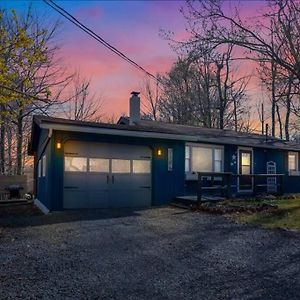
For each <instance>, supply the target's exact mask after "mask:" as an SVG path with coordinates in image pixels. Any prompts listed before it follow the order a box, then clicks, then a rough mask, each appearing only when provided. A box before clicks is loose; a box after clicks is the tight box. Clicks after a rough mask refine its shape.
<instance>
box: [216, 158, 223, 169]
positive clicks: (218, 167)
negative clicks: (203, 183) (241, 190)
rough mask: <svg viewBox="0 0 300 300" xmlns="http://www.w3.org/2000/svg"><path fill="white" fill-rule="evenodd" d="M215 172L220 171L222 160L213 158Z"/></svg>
mask: <svg viewBox="0 0 300 300" xmlns="http://www.w3.org/2000/svg"><path fill="white" fill-rule="evenodd" d="M215 172H222V161H220V160H215Z"/></svg>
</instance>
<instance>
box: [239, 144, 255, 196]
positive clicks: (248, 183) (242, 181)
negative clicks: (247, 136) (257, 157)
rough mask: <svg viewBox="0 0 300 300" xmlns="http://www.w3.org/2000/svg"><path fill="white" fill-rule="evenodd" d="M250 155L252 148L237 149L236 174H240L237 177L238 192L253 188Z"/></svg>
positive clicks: (251, 154) (249, 190)
mask: <svg viewBox="0 0 300 300" xmlns="http://www.w3.org/2000/svg"><path fill="white" fill-rule="evenodd" d="M252 156H253V153H252V150H247V149H239V165H238V174H240V175H241V176H239V177H238V186H239V189H238V191H239V192H252V190H253V177H252V176H251V175H252V174H253V170H252V165H253V164H252V161H253V157H252Z"/></svg>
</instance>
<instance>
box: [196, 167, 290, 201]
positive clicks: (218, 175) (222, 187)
mask: <svg viewBox="0 0 300 300" xmlns="http://www.w3.org/2000/svg"><path fill="white" fill-rule="evenodd" d="M284 176H285V175H284V174H249V175H243V174H233V173H231V172H198V188H197V200H198V201H201V199H202V196H203V192H205V191H218V192H221V193H222V195H224V196H225V197H226V198H227V199H229V198H231V196H232V188H233V187H236V188H237V187H239V189H242V188H245V187H250V190H251V192H252V193H253V194H257V192H258V189H259V188H267V187H268V183H267V182H266V183H261V180H263V179H266V181H267V178H274V177H275V178H276V181H275V182H274V183H273V185H274V186H276V194H283V179H284ZM243 177H244V178H251V184H250V185H243V184H239V183H238V181H239V178H243ZM203 178H206V179H207V178H210V180H207V181H210V186H203ZM233 178H236V179H237V180H236V181H237V184H232V179H233ZM220 179H221V180H220ZM216 181H217V182H218V184H215V182H216ZM240 192H241V191H240Z"/></svg>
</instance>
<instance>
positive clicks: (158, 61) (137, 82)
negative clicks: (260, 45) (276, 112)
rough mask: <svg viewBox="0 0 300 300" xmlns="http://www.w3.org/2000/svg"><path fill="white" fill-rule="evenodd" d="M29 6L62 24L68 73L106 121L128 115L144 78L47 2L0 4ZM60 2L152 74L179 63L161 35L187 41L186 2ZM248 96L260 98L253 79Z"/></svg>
mask: <svg viewBox="0 0 300 300" xmlns="http://www.w3.org/2000/svg"><path fill="white" fill-rule="evenodd" d="M30 3H32V6H33V8H34V9H35V10H36V11H37V12H38V14H41V15H43V16H45V20H46V21H47V22H49V21H55V20H58V19H59V20H61V21H62V25H61V27H60V31H59V34H58V36H57V39H58V42H59V43H60V44H61V45H62V48H61V53H60V56H61V57H62V58H63V62H64V64H65V65H66V66H67V68H68V70H69V71H70V72H73V71H76V70H80V73H81V74H82V75H83V76H84V77H85V78H88V79H91V88H92V91H93V92H94V93H96V94H97V95H99V96H101V97H102V98H103V99H104V102H105V104H104V107H103V109H104V112H105V114H106V116H107V117H110V116H112V115H115V117H118V116H119V115H120V114H121V113H126V114H127V113H128V98H129V94H130V92H131V91H132V90H140V86H141V84H142V81H143V80H144V77H145V76H144V74H143V73H142V72H140V71H139V70H137V69H135V68H134V67H132V66H131V65H129V64H128V63H127V62H125V61H123V60H122V59H121V58H119V57H118V56H116V55H115V54H114V53H112V52H110V51H109V50H108V49H106V48H105V47H104V46H102V45H100V44H99V43H98V42H96V41H95V40H93V39H92V38H91V37H89V36H88V35H87V34H86V33H84V32H83V31H81V30H80V29H79V28H77V27H76V26H75V25H73V24H72V23H70V22H69V21H68V20H66V19H63V17H61V16H60V15H59V14H58V13H57V12H55V11H54V10H53V9H52V8H50V7H48V6H47V5H46V4H45V3H44V2H41V1H32V2H29V1H1V6H2V7H5V8H15V9H16V10H17V12H22V11H25V10H26V8H27V7H28V5H29V4H30ZM56 3H57V4H58V5H60V6H62V7H63V8H64V9H66V10H67V11H68V12H69V13H71V14H72V15H74V16H75V17H76V18H77V19H78V20H79V21H81V22H82V23H84V24H85V25H86V26H87V27H89V28H91V29H92V30H93V31H95V32H96V33H97V34H99V35H100V36H101V37H102V38H103V39H105V40H106V41H107V42H109V43H110V44H112V45H113V46H115V47H116V48H118V49H119V50H120V51H122V52H124V53H125V54H126V55H127V56H129V57H130V58H131V59H133V60H134V61H136V62H137V63H138V64H140V65H141V66H143V67H144V68H145V69H147V70H148V71H149V72H151V73H153V74H156V73H165V72H167V71H168V70H169V69H170V67H171V65H172V63H173V62H174V61H175V60H176V54H175V53H174V52H173V51H172V49H171V48H170V46H169V45H168V42H167V41H166V40H164V39H163V38H162V37H161V36H160V34H159V32H160V29H164V30H171V31H173V32H174V33H175V37H176V38H178V39H181V38H183V37H185V36H186V33H185V21H184V18H183V17H182V15H181V14H180V12H179V8H180V7H181V6H182V5H184V2H182V1H56ZM228 3H229V2H228ZM228 5H230V4H228ZM260 5H261V2H260V1H247V2H246V1H245V2H243V3H242V6H243V12H242V15H243V16H244V17H246V18H247V17H251V16H252V15H254V14H255V10H256V8H257V7H258V6H260ZM245 69H246V70H247V72H249V73H251V72H254V71H255V70H254V69H253V68H251V66H250V67H249V64H248V65H247V66H246V65H245V67H244V70H241V72H243V73H245ZM249 92H250V94H252V95H259V94H260V93H261V92H260V90H259V88H258V87H257V86H256V84H255V80H253V81H252V83H251V85H250V86H249Z"/></svg>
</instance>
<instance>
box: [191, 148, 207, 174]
mask: <svg viewBox="0 0 300 300" xmlns="http://www.w3.org/2000/svg"><path fill="white" fill-rule="evenodd" d="M192 171H193V172H211V171H212V149H211V148H200V147H192Z"/></svg>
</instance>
